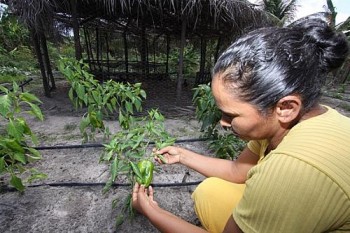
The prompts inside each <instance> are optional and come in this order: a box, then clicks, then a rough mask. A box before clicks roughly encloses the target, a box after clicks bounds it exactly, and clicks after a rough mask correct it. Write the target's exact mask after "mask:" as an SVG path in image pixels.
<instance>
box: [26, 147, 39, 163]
mask: <svg viewBox="0 0 350 233" xmlns="http://www.w3.org/2000/svg"><path fill="white" fill-rule="evenodd" d="M27 150H28V151H29V152H30V154H27V156H28V159H29V160H30V162H32V161H35V160H40V159H41V158H42V157H41V154H40V153H39V151H37V150H36V149H34V148H31V147H29V148H27Z"/></svg>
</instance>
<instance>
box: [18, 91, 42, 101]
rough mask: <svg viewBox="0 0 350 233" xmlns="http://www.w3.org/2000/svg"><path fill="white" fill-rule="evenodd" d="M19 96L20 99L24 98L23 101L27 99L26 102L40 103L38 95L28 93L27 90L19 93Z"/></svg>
mask: <svg viewBox="0 0 350 233" xmlns="http://www.w3.org/2000/svg"><path fill="white" fill-rule="evenodd" d="M19 98H20V99H21V100H24V101H27V102H37V103H42V102H41V101H40V100H39V99H38V97H36V96H35V95H33V94H31V93H28V92H24V93H21V94H20V95H19Z"/></svg>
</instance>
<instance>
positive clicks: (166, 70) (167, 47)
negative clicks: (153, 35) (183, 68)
mask: <svg viewBox="0 0 350 233" xmlns="http://www.w3.org/2000/svg"><path fill="white" fill-rule="evenodd" d="M169 53H170V35H169V34H167V35H166V66H165V73H166V75H167V76H168V77H169Z"/></svg>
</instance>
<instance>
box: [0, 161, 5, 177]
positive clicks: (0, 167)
mask: <svg viewBox="0 0 350 233" xmlns="http://www.w3.org/2000/svg"><path fill="white" fill-rule="evenodd" d="M5 171H6V162H5V157H0V174H2V173H3V172H5Z"/></svg>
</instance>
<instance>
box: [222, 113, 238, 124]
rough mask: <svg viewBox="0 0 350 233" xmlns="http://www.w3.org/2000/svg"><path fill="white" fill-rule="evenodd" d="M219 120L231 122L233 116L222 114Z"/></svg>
mask: <svg viewBox="0 0 350 233" xmlns="http://www.w3.org/2000/svg"><path fill="white" fill-rule="evenodd" d="M221 118H222V119H223V120H224V121H226V122H231V121H232V120H233V118H235V116H233V115H228V114H226V113H222V115H221Z"/></svg>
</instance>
